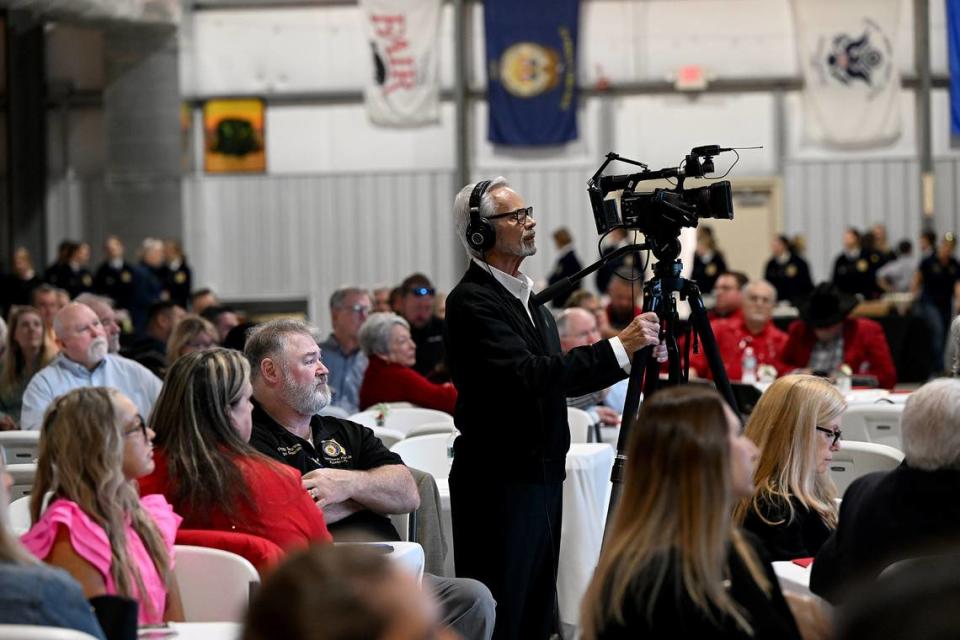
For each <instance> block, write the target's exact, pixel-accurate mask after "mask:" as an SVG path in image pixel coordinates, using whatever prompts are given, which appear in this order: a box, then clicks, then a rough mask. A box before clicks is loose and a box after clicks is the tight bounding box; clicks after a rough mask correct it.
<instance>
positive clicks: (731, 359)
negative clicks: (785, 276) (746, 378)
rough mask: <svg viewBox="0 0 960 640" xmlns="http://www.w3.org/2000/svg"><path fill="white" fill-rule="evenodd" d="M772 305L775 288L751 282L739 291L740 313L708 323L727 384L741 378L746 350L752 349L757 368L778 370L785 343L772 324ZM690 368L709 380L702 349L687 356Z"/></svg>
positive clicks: (766, 284) (781, 334)
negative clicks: (740, 298)
mask: <svg viewBox="0 0 960 640" xmlns="http://www.w3.org/2000/svg"><path fill="white" fill-rule="evenodd" d="M776 304H777V290H776V288H774V286H773V285H772V284H770V283H769V282H767V281H766V280H754V281H753V282H750V283H749V284H747V286H745V287H744V288H743V307H742V313H739V314H737V315H735V316H733V317H731V318H726V319H720V320H714V321H713V322H711V323H710V327H711V328H712V329H713V335H714V337H715V338H716V339H717V350H718V351H719V352H720V359H721V360H723V366H724V368H725V369H726V370H727V376H728V377H729V378H730V379H731V380H740V379H741V378H742V377H743V352H744V351H746V349H747V347H750V348H751V349H753V354H754V356H755V357H756V359H757V365H758V366H759V365H764V364H768V365H770V366H772V367H774V368H777V369H781V368H782V366H781V365H780V361H779V355H780V352H781V351H782V350H783V346H784V345H785V344H786V343H787V334H786V332H784V331H781V330H780V329H778V328H777V327H776V325H775V324H773V308H774V307H775V306H776ZM690 367H691V368H692V369H696V372H697V374H699V375H701V376H703V377H705V378H712V377H713V372H712V371H710V367H709V366H707V356H706V354H705V353H704V352H703V349H702V348H701V350H700V353H697V354H693V353H691V354H690Z"/></svg>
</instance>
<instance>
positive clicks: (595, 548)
mask: <svg viewBox="0 0 960 640" xmlns="http://www.w3.org/2000/svg"><path fill="white" fill-rule="evenodd" d="M614 454H615V452H614V450H613V447H611V446H610V445H608V444H573V445H570V452H569V453H568V454H567V479H566V481H565V482H564V483H563V527H562V529H561V531H560V568H559V571H558V572H557V593H558V596H559V599H560V619H561V621H563V622H565V623H567V624H572V625H576V624H577V622H578V620H579V619H580V601H581V600H582V599H583V593H584V591H586V588H587V585H588V584H589V582H590V578H591V576H592V575H593V570H594V568H595V567H596V566H597V559H598V558H599V557H600V543H601V542H602V541H603V526H604V523H605V520H606V517H607V506H608V505H609V501H610V470H611V468H612V467H613V458H614ZM437 486H438V487H439V489H440V501H441V504H442V506H443V527H444V533H445V534H446V535H447V539H448V540H450V541H451V545H450V546H451V550H452V548H453V545H452V541H453V529H452V526H451V520H450V485H449V484H448V483H447V479H446V478H438V479H437ZM452 556H453V553H452V552H451V553H450V554H448V556H447V564H448V569H452V565H451V564H450V561H451V559H452ZM449 575H453V573H452V571H451V572H450V573H449Z"/></svg>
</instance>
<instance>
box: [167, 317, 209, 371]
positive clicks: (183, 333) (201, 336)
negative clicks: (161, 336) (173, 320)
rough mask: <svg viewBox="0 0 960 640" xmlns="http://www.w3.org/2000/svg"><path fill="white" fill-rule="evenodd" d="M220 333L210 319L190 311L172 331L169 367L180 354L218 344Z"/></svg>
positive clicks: (168, 341)
mask: <svg viewBox="0 0 960 640" xmlns="http://www.w3.org/2000/svg"><path fill="white" fill-rule="evenodd" d="M219 342H220V335H219V334H218V333H217V328H216V327H214V326H213V325H212V324H211V323H210V321H209V320H207V319H205V318H201V317H200V316H198V315H195V314H192V313H188V314H187V315H185V316H183V318H181V319H180V322H178V323H177V324H176V325H175V326H174V327H173V331H172V332H171V333H170V339H169V340H167V367H170V366H171V365H172V364H173V363H174V362H176V361H177V359H178V358H180V356H183V355H186V354H188V353H193V352H194V351H203V350H204V349H210V348H212V347H215V346H217V344H218V343H219Z"/></svg>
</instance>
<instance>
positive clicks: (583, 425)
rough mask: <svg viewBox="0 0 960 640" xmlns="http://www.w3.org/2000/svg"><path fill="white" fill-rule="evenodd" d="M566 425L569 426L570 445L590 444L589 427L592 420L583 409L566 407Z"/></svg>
mask: <svg viewBox="0 0 960 640" xmlns="http://www.w3.org/2000/svg"><path fill="white" fill-rule="evenodd" d="M567 423H568V424H569V425H570V443H571V444H573V443H575V442H590V427H592V426H593V419H592V418H591V417H590V414H589V413H587V412H586V411H584V410H583V409H577V408H576V407H567Z"/></svg>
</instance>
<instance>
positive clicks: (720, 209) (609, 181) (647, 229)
mask: <svg viewBox="0 0 960 640" xmlns="http://www.w3.org/2000/svg"><path fill="white" fill-rule="evenodd" d="M724 151H734V150H733V149H722V148H720V147H719V146H717V145H707V146H703V147H694V148H693V149H691V150H690V153H689V154H688V155H687V156H686V157H685V158H684V160H683V162H681V163H680V165H679V166H677V167H667V168H664V169H660V170H659V171H650V170H649V169H648V167H647V165H645V164H643V163H642V162H637V161H636V160H630V159H629V158H623V157H621V156H619V155H617V154H616V153H608V154H607V159H606V160H604V161H603V164H601V165H600V168H599V169H597V172H596V173H595V174H594V175H593V177H592V178H590V180H589V181H588V182H587V185H588V187H587V193H588V194H589V195H590V205H591V207H592V208H593V217H594V219H595V220H596V223H597V233H600V234H605V233H607V232H608V231H610V230H611V229H614V228H617V227H620V228H624V229H630V230H635V231H640V232H642V233H643V234H644V235H645V236H646V238H647V240H648V241H652V245H653V246H654V253H656V246H657V245H665V244H671V245H672V244H673V241H674V240H675V239H676V238H677V237H679V235H680V229H681V228H683V227H695V226H697V222H698V221H699V219H700V218H717V219H722V220H732V219H733V194H732V191H731V189H730V183H729V182H728V181H726V180H722V181H720V182H714V183H713V184H711V185H708V186H705V187H697V188H692V189H684V187H683V181H684V180H685V179H686V178H702V177H704V175H705V174H708V173H712V172H713V170H714V167H713V156H715V155H718V154H720V153H722V152H724ZM734 153H736V152H735V151H734ZM614 160H620V161H621V162H626V163H629V164H632V165H636V166H638V167H641V168H642V169H643V171H641V172H640V173H632V174H627V175H616V176H604V175H602V174H603V171H604V169H606V168H607V165H609V164H610V163H611V162H613V161H614ZM670 178H676V181H677V182H676V184H675V185H674V187H673V188H672V189H654V190H653V191H649V192H637V191H636V187H637V184H638V183H640V182H642V181H644V180H659V179H670ZM612 191H622V192H623V193H622V195H621V196H620V201H619V203H620V206H619V210H618V207H617V201H616V200H614V199H607V197H606V196H607V195H608V194H609V193H610V192H612Z"/></svg>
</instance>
